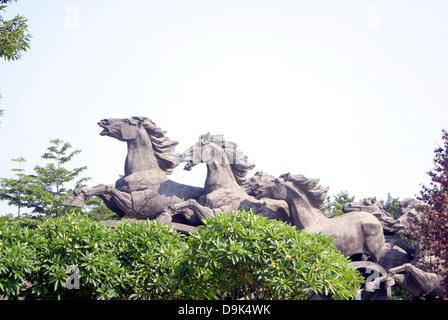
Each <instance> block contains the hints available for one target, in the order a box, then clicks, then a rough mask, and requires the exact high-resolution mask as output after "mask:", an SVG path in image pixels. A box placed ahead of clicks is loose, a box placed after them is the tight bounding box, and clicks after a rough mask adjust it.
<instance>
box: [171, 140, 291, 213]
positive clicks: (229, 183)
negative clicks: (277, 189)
mask: <svg viewBox="0 0 448 320" xmlns="http://www.w3.org/2000/svg"><path fill="white" fill-rule="evenodd" d="M180 161H182V162H187V164H186V165H185V168H184V169H185V170H191V169H192V168H193V167H194V166H195V165H197V164H200V163H205V164H206V165H207V178H206V180H205V184H204V192H203V194H202V195H201V196H199V197H198V198H197V199H193V198H192V199H190V200H188V201H186V202H184V203H176V204H173V205H172V206H171V207H170V208H171V209H172V212H171V214H175V213H177V212H178V211H179V210H184V209H185V208H189V209H191V210H193V211H194V212H195V213H196V214H197V216H198V217H201V218H202V219H203V218H207V217H212V216H213V215H214V214H215V213H216V212H220V211H223V212H231V211H234V210H238V209H244V210H249V209H252V210H253V211H254V213H257V214H262V215H263V216H265V217H267V218H268V219H277V220H282V221H289V220H290V218H289V208H288V204H287V203H286V202H285V201H283V200H275V199H269V198H262V199H256V198H255V197H253V196H251V195H249V194H248V191H249V186H250V180H248V179H247V178H246V174H247V172H248V171H249V170H251V169H252V168H253V167H254V165H253V164H251V163H249V162H248V161H247V156H245V155H244V154H243V153H242V152H241V151H239V150H238V149H237V145H236V143H234V142H231V141H226V140H225V139H224V138H223V136H222V135H210V133H207V134H205V135H202V136H200V137H199V140H198V142H197V143H195V144H194V145H193V146H191V147H190V148H189V149H188V150H186V151H185V152H184V153H183V154H182V155H181V156H180Z"/></svg>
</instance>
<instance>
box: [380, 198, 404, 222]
mask: <svg viewBox="0 0 448 320" xmlns="http://www.w3.org/2000/svg"><path fill="white" fill-rule="evenodd" d="M380 202H381V204H382V205H383V207H384V210H386V211H387V212H388V213H390V214H391V215H392V217H393V218H394V219H397V213H398V210H399V209H400V198H394V197H392V196H391V195H390V192H388V193H387V200H386V201H384V200H381V201H380Z"/></svg>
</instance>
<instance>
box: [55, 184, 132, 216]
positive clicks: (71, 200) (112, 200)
mask: <svg viewBox="0 0 448 320" xmlns="http://www.w3.org/2000/svg"><path fill="white" fill-rule="evenodd" d="M95 196H96V197H99V198H101V199H102V200H103V201H105V199H107V200H106V201H107V202H106V201H105V203H106V206H108V208H109V209H111V210H112V211H114V212H116V213H118V214H119V215H120V216H121V217H123V216H124V215H125V214H127V215H129V216H133V208H132V198H131V195H130V194H128V193H126V192H122V191H119V190H118V189H116V188H115V187H113V186H105V187H99V188H92V189H80V190H75V191H74V192H73V194H72V195H71V196H69V197H67V199H65V200H64V202H63V205H65V206H75V207H83V206H84V201H85V200H87V199H89V198H91V197H95ZM114 209H115V210H114ZM117 209H118V210H117Z"/></svg>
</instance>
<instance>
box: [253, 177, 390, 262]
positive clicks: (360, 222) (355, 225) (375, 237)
mask: <svg viewBox="0 0 448 320" xmlns="http://www.w3.org/2000/svg"><path fill="white" fill-rule="evenodd" d="M318 182H319V180H318V179H308V178H305V177H304V176H303V175H294V174H290V173H287V174H283V175H281V176H280V177H279V178H278V179H272V182H271V184H265V185H263V186H258V190H256V193H257V197H269V198H273V199H282V200H286V202H287V203H288V204H289V210H290V214H291V217H292V218H293V221H294V224H295V225H296V226H297V227H298V229H300V230H303V231H306V232H316V233H318V232H322V233H323V234H324V235H326V236H333V242H334V244H335V245H336V247H337V248H338V249H339V251H341V253H342V254H343V255H345V256H347V257H351V256H353V255H355V254H367V255H369V256H370V258H371V260H372V261H375V262H377V261H379V259H381V258H382V257H383V256H384V255H386V254H387V253H388V252H389V251H390V250H391V246H390V245H389V244H387V243H385V240H384V233H383V227H382V225H381V223H380V222H379V220H378V219H377V218H376V217H374V216H373V215H372V214H370V213H368V212H362V211H357V212H349V213H346V214H344V215H342V216H338V217H335V218H328V217H326V216H325V215H324V210H323V204H324V201H325V198H326V195H327V190H328V189H327V188H322V187H320V186H319V185H318Z"/></svg>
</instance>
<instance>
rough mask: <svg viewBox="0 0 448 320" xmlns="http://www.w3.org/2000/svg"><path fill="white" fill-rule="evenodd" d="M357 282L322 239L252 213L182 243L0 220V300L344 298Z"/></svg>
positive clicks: (142, 226) (214, 223)
mask: <svg viewBox="0 0 448 320" xmlns="http://www.w3.org/2000/svg"><path fill="white" fill-rule="evenodd" d="M361 282H362V277H361V276H360V274H359V273H358V272H357V271H356V270H354V269H352V268H350V267H349V266H348V260H347V259H346V258H345V257H344V256H342V255H341V254H340V253H339V251H337V249H336V247H335V246H334V244H333V243H332V241H331V239H330V238H328V237H324V236H322V235H321V234H307V233H304V232H300V231H297V230H296V229H295V228H294V227H292V226H290V225H287V224H285V223H283V222H280V221H276V220H267V219H266V218H264V217H262V216H260V215H255V214H253V213H252V212H245V211H237V212H233V213H231V214H218V215H216V216H215V217H214V218H212V219H208V220H206V221H205V226H203V227H201V228H199V230H198V232H197V233H196V234H193V235H190V236H189V237H184V236H182V235H181V234H180V233H178V232H176V231H174V229H172V228H171V227H168V226H166V225H164V224H162V223H160V222H155V221H152V222H134V223H120V224H118V226H117V227H115V228H109V227H106V226H104V225H102V224H101V223H100V222H97V221H93V220H91V219H89V218H88V217H86V216H83V215H80V214H68V215H66V216H63V217H58V218H46V219H44V221H43V222H41V223H40V224H39V225H38V226H37V227H36V228H32V229H31V228H27V227H23V226H20V225H19V224H17V223H13V222H12V221H11V219H10V218H0V296H4V297H8V298H9V299H218V298H221V297H223V296H224V297H226V298H246V299H247V298H253V299H309V298H311V297H312V296H313V294H315V293H319V294H321V295H328V296H331V297H333V298H335V299H348V298H350V297H353V296H354V295H355V294H356V293H357V290H358V287H359V286H360V284H361Z"/></svg>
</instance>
